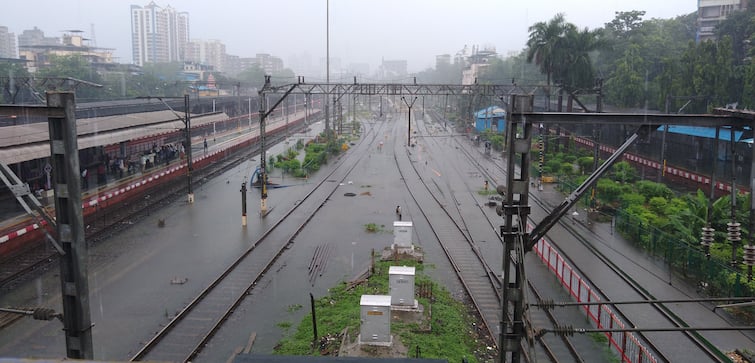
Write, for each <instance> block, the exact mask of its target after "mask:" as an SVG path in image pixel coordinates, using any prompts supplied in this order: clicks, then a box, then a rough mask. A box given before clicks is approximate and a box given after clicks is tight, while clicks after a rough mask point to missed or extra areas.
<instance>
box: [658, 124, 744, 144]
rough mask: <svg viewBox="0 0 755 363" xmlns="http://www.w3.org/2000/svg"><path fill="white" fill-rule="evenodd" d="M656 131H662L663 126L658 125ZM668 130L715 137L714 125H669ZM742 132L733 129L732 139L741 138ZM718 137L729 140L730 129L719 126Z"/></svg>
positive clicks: (683, 133)
mask: <svg viewBox="0 0 755 363" xmlns="http://www.w3.org/2000/svg"><path fill="white" fill-rule="evenodd" d="M658 131H663V126H661V127H659V128H658ZM668 132H671V133H675V134H682V135H690V136H696V137H705V138H708V139H715V138H716V128H715V127H702V126H676V125H669V127H668ZM742 134H743V132H742V131H734V141H739V140H740V139H741V138H742ZM718 139H719V140H726V141H731V129H730V128H721V129H720V131H719V132H718Z"/></svg>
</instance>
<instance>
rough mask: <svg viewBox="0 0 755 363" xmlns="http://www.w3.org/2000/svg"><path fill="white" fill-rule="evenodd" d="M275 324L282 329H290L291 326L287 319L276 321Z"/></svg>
mask: <svg viewBox="0 0 755 363" xmlns="http://www.w3.org/2000/svg"><path fill="white" fill-rule="evenodd" d="M275 325H276V326H277V327H279V328H281V329H283V330H288V329H290V328H291V326H292V325H293V324H291V322H289V321H281V322H280V323H278V324H275Z"/></svg>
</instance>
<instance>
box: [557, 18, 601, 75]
mask: <svg viewBox="0 0 755 363" xmlns="http://www.w3.org/2000/svg"><path fill="white" fill-rule="evenodd" d="M602 35H603V32H602V31H601V30H600V29H598V30H593V31H591V30H590V29H587V28H584V29H583V30H581V31H578V30H576V29H575V28H568V30H567V33H566V35H565V36H566V39H565V40H566V41H565V42H564V43H565V44H564V45H565V47H566V54H565V57H564V58H565V61H566V64H565V66H566V67H565V68H564V69H562V70H561V71H562V72H563V74H558V75H556V76H557V77H560V78H561V79H562V80H563V81H564V83H565V84H566V85H569V86H571V87H574V88H585V87H590V86H592V85H593V84H594V79H595V76H594V72H593V66H592V59H591V58H590V52H593V51H596V50H599V49H602V48H604V47H606V45H607V42H606V40H605V39H604V38H603V37H602Z"/></svg>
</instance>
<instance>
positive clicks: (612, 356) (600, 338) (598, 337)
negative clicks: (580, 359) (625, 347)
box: [588, 333, 621, 363]
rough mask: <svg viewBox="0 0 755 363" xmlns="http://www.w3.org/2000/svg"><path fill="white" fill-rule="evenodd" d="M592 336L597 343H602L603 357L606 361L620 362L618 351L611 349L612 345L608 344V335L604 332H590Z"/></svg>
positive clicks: (611, 362)
mask: <svg viewBox="0 0 755 363" xmlns="http://www.w3.org/2000/svg"><path fill="white" fill-rule="evenodd" d="M588 335H589V336H590V339H592V340H593V341H594V342H595V343H598V344H600V345H601V347H602V349H603V359H604V362H610V363H619V362H621V360H620V359H619V357H618V356H616V353H614V352H613V351H612V350H611V346H610V345H608V336H606V335H605V334H604V333H588Z"/></svg>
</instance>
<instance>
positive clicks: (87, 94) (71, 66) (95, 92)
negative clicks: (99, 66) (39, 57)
mask: <svg viewBox="0 0 755 363" xmlns="http://www.w3.org/2000/svg"><path fill="white" fill-rule="evenodd" d="M38 75H39V76H40V77H61V78H65V77H70V78H75V79H80V80H84V81H88V82H92V83H96V84H102V83H103V82H102V77H100V75H99V73H97V71H96V70H95V69H94V67H92V65H91V64H90V63H89V62H88V61H87V60H86V59H85V58H84V57H82V56H79V55H75V54H74V55H65V56H56V55H51V56H50V65H49V66H47V67H44V68H41V69H40V70H39V72H38ZM75 92H76V98H77V101H79V102H81V100H83V101H86V100H98V99H103V98H105V97H103V96H104V94H103V91H102V90H100V89H98V88H96V87H91V86H82V87H77V88H76V89H75Z"/></svg>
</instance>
